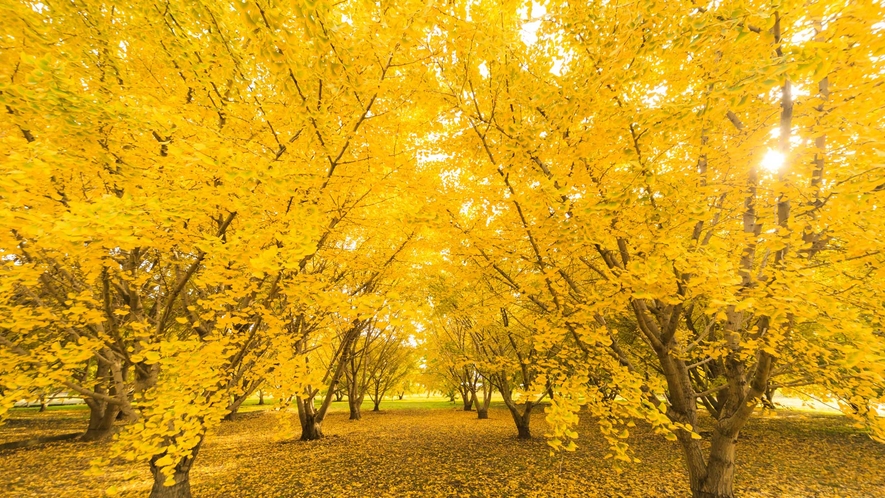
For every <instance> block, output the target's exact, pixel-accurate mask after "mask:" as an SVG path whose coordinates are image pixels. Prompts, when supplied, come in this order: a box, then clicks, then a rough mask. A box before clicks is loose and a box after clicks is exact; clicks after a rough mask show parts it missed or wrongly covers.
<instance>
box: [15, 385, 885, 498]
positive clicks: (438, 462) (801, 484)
mask: <svg viewBox="0 0 885 498" xmlns="http://www.w3.org/2000/svg"><path fill="white" fill-rule="evenodd" d="M333 406H334V409H333V410H332V412H331V413H330V415H329V416H328V418H327V419H326V422H325V424H324V429H325V432H326V435H327V437H326V438H325V439H323V440H320V441H313V442H300V441H297V419H295V417H296V415H294V414H291V413H283V412H278V411H274V410H272V407H267V406H265V407H258V406H247V407H245V410H244V412H245V413H243V414H242V415H241V416H240V417H239V418H238V419H237V420H235V421H233V422H225V423H224V424H222V425H221V426H220V427H219V428H218V429H217V430H216V431H215V432H214V433H213V434H211V436H210V437H209V439H208V440H207V443H206V444H205V445H204V447H203V449H202V450H201V452H200V455H199V458H198V460H197V462H196V464H195V467H194V469H193V471H192V472H191V483H192V489H193V493H194V496H196V497H215V496H224V497H227V496H229V497H251V496H255V497H280V496H397V497H399V496H433V497H436V496H562V497H565V496H575V497H577V496H582V497H584V496H586V497H593V496H610V497H658V496H660V497H684V496H688V494H689V493H688V484H687V482H688V481H687V478H686V471H685V470H684V468H683V465H682V462H681V459H680V454H679V449H678V448H677V446H676V444H675V443H672V442H669V441H667V440H666V439H664V438H663V437H661V436H658V435H654V434H652V433H651V431H650V430H647V429H643V428H642V427H641V426H640V427H637V428H636V429H633V430H632V434H631V437H630V443H631V445H632V448H633V451H634V452H635V456H637V457H638V458H640V460H641V462H640V463H634V464H629V466H627V467H626V468H624V469H623V470H622V471H621V472H620V473H618V472H617V471H616V470H615V469H614V468H613V467H612V465H611V460H607V459H604V456H605V454H606V448H605V445H604V442H603V440H602V438H601V437H600V436H599V435H598V433H597V432H596V431H595V429H594V427H593V424H594V422H593V420H590V419H589V418H588V417H583V418H582V421H581V428H580V429H581V430H580V433H581V439H580V440H579V443H580V446H579V448H578V449H577V451H575V452H574V453H559V454H555V455H553V456H551V454H550V451H549V447H548V446H547V444H546V443H545V440H544V437H543V434H544V432H545V430H546V423H545V421H544V417H543V413H538V414H537V415H535V417H534V419H533V421H532V430H533V432H534V434H535V435H536V436H537V437H536V438H535V439H534V440H531V441H519V440H517V439H516V438H515V434H516V431H515V428H514V425H513V422H512V420H511V418H510V415H509V413H508V412H507V411H506V410H505V409H504V408H503V407H501V406H494V405H493V408H492V410H491V411H490V419H489V420H477V418H476V413H475V412H465V411H463V410H461V409H459V407H458V406H457V405H452V404H449V403H448V402H447V401H444V400H429V401H428V400H423V399H413V400H408V399H407V400H403V401H385V403H384V405H382V408H383V410H382V411H381V412H377V413H374V412H371V411H369V410H370V409H371V407H370V406H366V408H365V409H364V410H365V411H364V413H363V420H361V421H358V422H351V421H349V420H348V414H347V412H346V410H347V407H346V403H335V404H334V405H333ZM86 416H87V411H86V410H84V409H82V408H77V407H58V408H52V409H50V410H47V412H45V413H37V412H36V410H35V409H20V410H15V411H14V412H13V415H12V417H11V419H10V420H9V421H8V422H7V423H6V424H5V425H4V426H2V427H0V444H2V443H7V442H11V441H19V440H24V439H29V438H34V437H38V436H48V435H56V434H65V433H70V432H76V431H79V430H82V428H83V426H84V425H85V419H86ZM704 429H705V428H704V427H700V428H699V430H700V431H702V434H703V431H704ZM108 444H109V443H81V442H71V441H64V442H58V443H49V444H45V445H42V446H36V447H30V448H20V449H15V450H3V451H0V482H2V485H0V486H2V487H0V496H10V497H20V496H21V497H24V496H46V497H50V496H51V497H90V496H96V497H97V496H105V495H106V493H107V491H108V490H109V489H110V490H111V492H112V493H114V492H117V493H119V495H120V496H146V495H147V494H148V491H149V490H150V485H151V482H150V473H149V471H148V469H147V466H146V464H144V463H141V464H133V463H129V462H123V461H120V462H112V464H111V465H110V466H109V467H107V468H106V470H105V473H104V474H103V475H101V476H97V477H96V476H86V475H84V472H85V471H86V470H87V469H88V468H89V462H90V461H91V460H93V459H95V458H97V457H101V456H103V455H105V454H106V451H107V448H108ZM737 467H738V470H737V477H736V488H737V492H738V495H739V496H743V497H757V496H758V497H762V496H765V497H854V498H856V497H885V445H880V444H877V443H875V442H873V441H872V440H871V439H870V438H869V437H868V436H867V435H866V434H864V433H863V432H862V431H861V430H859V429H855V428H853V427H852V426H851V425H850V423H849V422H848V420H847V419H845V418H844V417H842V416H840V415H837V414H829V413H821V412H814V411H808V410H787V409H781V410H778V411H777V412H776V413H774V414H766V415H763V416H759V417H756V418H754V419H752V420H751V421H750V423H749V424H748V426H747V428H746V429H745V430H744V431H743V433H742V435H741V440H740V443H739V444H738V454H737Z"/></svg>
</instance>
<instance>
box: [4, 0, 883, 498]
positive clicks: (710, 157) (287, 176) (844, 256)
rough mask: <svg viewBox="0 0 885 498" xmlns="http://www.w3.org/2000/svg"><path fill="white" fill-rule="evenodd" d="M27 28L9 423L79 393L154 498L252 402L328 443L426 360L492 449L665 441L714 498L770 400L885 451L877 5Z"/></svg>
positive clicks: (13, 131) (200, 18)
mask: <svg viewBox="0 0 885 498" xmlns="http://www.w3.org/2000/svg"><path fill="white" fill-rule="evenodd" d="M3 8H4V12H5V13H6V14H7V15H6V18H8V20H9V21H8V22H7V23H6V24H5V25H4V28H3V36H4V42H3V46H2V47H0V73H2V74H0V76H2V77H0V80H2V81H3V83H2V84H0V101H2V104H3V105H4V108H5V111H6V113H5V116H6V119H5V120H4V121H2V122H0V140H2V143H3V151H4V152H3V154H2V159H0V168H2V171H3V174H2V175H0V227H2V230H0V251H2V255H0V271H2V272H3V273H2V278H0V307H2V313H0V316H2V322H0V388H2V391H3V396H2V400H0V417H2V416H4V415H5V414H6V413H7V412H8V410H9V408H10V407H11V406H12V404H13V403H14V402H15V401H17V400H19V399H22V398H27V397H28V396H29V395H30V394H31V393H35V392H38V391H41V390H44V391H45V390H49V389H53V388H55V387H64V388H66V389H68V390H70V391H73V392H76V393H79V394H80V395H82V396H83V397H84V399H86V400H87V403H88V404H89V407H90V421H89V429H88V431H87V434H86V437H87V438H101V437H104V436H106V435H107V434H108V432H109V430H110V429H111V427H112V426H113V422H114V420H116V419H118V418H123V419H125V420H126V421H127V424H126V429H125V430H124V432H122V433H121V434H120V437H119V438H117V439H116V440H115V443H114V446H113V448H114V449H113V451H112V452H111V455H110V456H111V457H112V458H116V457H119V458H127V459H130V460H138V461H144V462H145V463H147V464H148V465H149V466H150V467H151V469H152V471H153V473H154V477H155V485H154V488H153V491H152V495H153V496H186V495H188V494H189V485H188V473H189V470H190V468H191V467H192V465H193V463H194V461H195V459H196V457H197V454H198V452H199V448H200V446H201V444H202V442H203V439H204V437H205V435H206V433H207V431H208V430H209V429H210V428H212V427H213V426H214V425H216V424H218V423H220V421H221V419H222V418H224V417H226V416H230V415H231V414H232V413H235V412H236V410H237V408H238V407H239V405H240V404H241V403H242V402H243V400H245V399H246V398H247V397H249V396H250V395H252V394H253V393H254V392H255V390H257V389H263V390H265V391H267V392H270V393H272V394H273V395H274V397H275V398H277V399H280V400H284V401H286V402H287V403H289V404H292V405H294V407H295V409H296V410H297V412H298V417H299V421H300V425H301V438H302V439H304V440H311V439H316V438H319V437H322V424H323V420H324V419H325V417H326V414H327V412H328V409H329V406H330V404H331V402H332V400H333V399H334V393H335V392H336V391H339V390H342V389H344V390H345V391H346V392H347V395H348V399H349V400H350V406H351V418H355V419H358V418H359V417H360V413H359V407H360V405H361V402H362V400H363V399H364V397H365V396H366V395H368V396H369V397H370V398H371V399H373V400H374V401H375V407H376V408H377V407H378V403H379V402H380V399H381V397H383V393H384V392H385V389H389V388H390V385H391V384H393V383H396V382H397V380H398V379H400V378H402V377H403V376H406V375H408V374H409V372H408V368H407V366H409V365H414V364H415V361H414V360H413V358H414V356H413V355H415V354H416V353H415V352H414V351H413V349H412V347H411V346H412V345H413V343H412V340H411V339H409V336H412V335H415V334H417V332H418V330H423V332H424V333H423V336H424V337H423V338H422V340H423V341H424V344H423V345H422V350H423V351H424V352H425V368H427V369H431V370H432V371H433V372H436V373H438V374H439V375H440V376H441V377H440V379H441V380H440V381H441V382H442V383H448V387H449V389H452V390H460V391H461V395H462V397H463V401H464V405H465V408H469V407H471V406H473V405H476V406H477V411H478V414H479V416H480V417H483V416H485V415H487V410H488V406H489V400H490V399H491V391H492V389H494V390H496V391H497V392H498V393H500V395H501V396H502V398H503V399H504V402H505V405H506V406H507V408H508V410H509V412H510V413H511V414H512V416H513V419H514V422H515V424H516V427H517V429H518V434H519V436H520V437H530V435H531V434H530V431H529V421H530V416H531V413H532V411H533V410H532V409H533V407H534V406H536V405H537V404H538V403H540V402H541V401H542V400H545V399H547V400H548V401H549V407H548V408H547V421H548V423H549V424H550V426H551V430H550V434H551V438H550V444H551V445H552V446H554V447H555V448H560V449H562V448H564V449H572V448H574V444H575V443H574V441H573V440H574V438H575V437H576V436H577V435H576V434H575V433H574V432H573V427H574V425H575V422H576V420H577V416H578V413H579V411H580V410H585V411H584V412H581V413H583V414H589V415H591V416H593V417H595V419H596V420H597V421H598V425H599V429H600V430H601V431H602V433H603V434H604V435H605V437H606V439H607V440H608V442H609V444H610V448H611V456H613V457H614V458H615V460H618V461H624V462H628V461H632V460H633V457H632V454H631V453H630V450H629V446H628V445H627V438H628V435H629V431H627V430H626V428H625V426H627V425H628V424H630V423H632V422H631V420H633V419H641V420H645V421H647V422H648V423H650V424H651V425H652V426H653V427H655V429H656V430H657V431H658V432H660V433H662V434H663V435H665V436H666V437H669V438H672V439H674V440H676V441H677V442H678V444H679V445H680V447H681V448H682V453H683V459H684V461H685V462H686V466H687V469H688V474H689V479H690V484H691V489H692V492H693V493H694V495H695V496H697V497H730V496H733V487H732V482H733V475H734V454H735V443H736V442H737V440H738V437H739V434H740V431H741V429H742V427H743V426H744V425H745V424H746V423H747V421H748V420H749V418H750V417H751V416H752V413H753V412H754V409H755V407H756V405H757V404H758V403H759V402H760V399H761V398H762V397H763V396H764V395H765V394H766V393H768V392H770V391H771V390H772V389H776V388H779V387H789V386H793V387H795V386H799V385H802V386H805V388H807V389H809V390H813V391H817V392H819V393H821V394H824V395H827V396H833V397H835V398H836V399H838V400H839V401H840V403H841V406H842V407H843V408H844V409H845V412H846V413H847V414H848V415H849V416H851V417H853V418H854V419H855V420H856V421H857V422H858V423H861V424H865V425H866V426H868V427H869V428H870V430H871V434H873V435H874V437H877V438H880V439H881V438H883V437H885V424H883V421H882V418H881V417H879V416H878V415H877V412H876V408H877V406H878V405H879V404H880V403H883V402H885V399H883V396H885V362H883V361H882V359H883V358H885V343H883V340H882V333H881V330H882V328H883V323H885V313H883V302H885V300H883V295H882V288H881V285H880V282H881V281H883V279H882V278H881V277H882V276H883V271H885V270H883V268H885V259H883V258H885V251H883V249H885V248H883V247H882V244H883V241H885V226H883V222H882V220H883V219H885V218H883V217H881V216H876V215H875V211H876V210H877V209H878V206H879V205H881V204H882V202H883V195H885V175H883V169H882V167H881V164H880V163H881V154H882V151H883V150H885V143H883V138H882V137H883V136H885V135H883V134H882V130H883V128H885V106H883V105H882V102H881V98H880V97H878V95H879V93H880V90H881V89H880V88H879V87H880V86H881V84H882V75H883V74H885V67H883V64H885V57H883V48H885V42H883V41H882V36H883V29H882V26H881V19H882V18H883V17H885V12H883V7H882V5H881V4H880V3H877V2H872V1H870V2H853V3H852V4H851V5H843V4H842V3H839V4H837V3H835V2H830V1H820V2H807V1H803V2H798V1H796V2H794V1H778V2H774V3H772V2H755V1H750V2H747V1H740V2H738V1H723V2H717V3H715V4H711V5H695V4H684V3H676V2H669V3H661V2H652V1H640V2H631V3H629V4H625V5H621V4H619V3H617V2H610V3H604V4H601V5H597V4H586V5H583V4H582V5H574V4H573V3H569V2H556V1H553V2H545V3H544V4H543V6H542V5H540V4H535V3H533V2H530V3H525V2H516V3H508V2H500V1H476V2H449V3H448V4H446V5H435V4H428V3H426V2H410V1H406V2H396V3H395V4H389V3H387V2H380V3H369V4H367V3H361V2H338V3H332V2H327V1H324V0H319V1H317V2H314V3H312V4H311V5H288V4H287V5H282V4H278V3H276V2H271V1H266V0H259V1H257V2H232V3H230V4H225V3H218V4H213V5H206V4H194V3H192V2H184V1H180V2H176V1H169V2H165V3H163V4H158V5H153V4H151V5H148V4H144V5H142V4H138V5H136V4H132V5H125V4H114V5H109V4H106V3H105V2H102V1H100V0H88V1H86V2H78V3H76V4H71V3H60V4H55V3H46V2H43V3H39V4H32V3H29V2H18V3H13V4H10V5H8V6H5V7H3ZM415 324H420V326H419V327H417V328H416V327H415ZM701 410H704V411H706V412H708V413H709V414H710V416H711V417H712V419H713V421H714V427H713V431H712V436H711V437H712V440H711V442H710V443H711V444H710V447H709V448H707V447H706V446H705V445H704V444H702V442H701V441H700V435H699V434H698V433H697V431H696V430H695V427H696V426H697V423H698V417H699V411H701ZM101 464H102V462H96V465H97V466H99V467H100V465H101Z"/></svg>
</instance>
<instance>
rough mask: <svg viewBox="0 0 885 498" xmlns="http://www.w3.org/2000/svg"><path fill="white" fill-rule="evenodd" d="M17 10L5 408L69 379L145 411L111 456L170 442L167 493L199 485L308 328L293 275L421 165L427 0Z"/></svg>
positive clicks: (163, 471) (163, 454)
mask: <svg viewBox="0 0 885 498" xmlns="http://www.w3.org/2000/svg"><path fill="white" fill-rule="evenodd" d="M229 7H234V8H229ZM4 14H5V15H8V17H9V18H10V23H9V24H7V25H6V27H5V28H4V37H5V38H4V43H5V44H8V45H9V47H11V48H7V47H6V46H4V49H3V53H2V71H3V76H4V84H3V87H2V88H0V92H2V95H0V98H2V100H3V104H4V105H5V109H6V111H7V116H8V119H6V120H4V122H3V130H2V139H3V142H4V150H5V152H4V156H3V168H4V175H3V177H4V180H3V185H2V188H3V190H2V194H0V195H2V199H3V211H2V215H0V216H2V219H3V227H4V230H3V235H2V241H3V242H2V251H3V266H4V268H3V271H4V279H3V284H2V285H3V289H2V293H3V297H4V301H3V306H4V308H5V309H4V316H5V317H9V320H6V323H4V328H3V334H2V337H3V345H4V347H3V352H2V361H3V369H2V371H3V374H2V380H0V383H2V384H3V387H4V397H3V406H4V411H5V410H6V409H8V407H9V406H10V405H11V403H12V402H14V401H15V400H16V399H18V398H20V397H24V395H25V394H26V393H27V392H29V391H30V390H31V389H34V388H41V387H44V385H45V384H46V382H54V383H64V385H66V386H68V387H69V388H71V389H73V390H75V391H76V392H78V393H80V394H81V395H83V396H84V397H86V398H87V399H88V400H89V404H90V407H92V409H93V412H95V413H96V414H97V415H95V416H94V418H97V419H99V420H98V421H99V422H100V425H101V427H100V428H101V429H102V430H107V429H109V423H108V422H109V421H110V420H113V418H115V416H116V412H117V410H118V409H119V410H121V411H122V412H123V413H124V414H125V415H126V417H127V418H128V419H129V420H130V421H131V423H130V424H129V425H128V426H127V428H126V429H125V430H124V432H123V433H122V434H121V435H120V437H119V438H118V439H117V440H116V443H115V445H114V448H115V449H114V450H113V451H112V452H111V454H110V456H111V457H114V456H119V457H123V458H128V459H137V460H144V461H149V462H150V465H151V468H152V470H153V471H154V476H155V485H154V488H153V490H152V495H153V496H186V495H189V482H188V473H189V470H190V468H191V466H192V464H193V461H194V459H195V458H196V456H197V453H198V450H199V448H200V445H201V443H202V440H203V437H204V436H205V434H206V431H207V430H208V429H209V428H210V427H212V426H213V425H215V424H217V423H218V421H219V420H220V419H221V417H222V416H224V415H225V414H226V413H228V412H229V410H230V409H231V408H232V407H231V406H229V405H230V399H231V395H233V396H234V397H237V396H239V397H240V398H242V396H243V395H244V394H246V392H244V391H243V389H246V390H248V389H249V384H248V383H249V382H257V381H259V380H260V379H261V378H262V377H263V376H266V375H268V373H269V372H270V371H271V369H272V368H273V365H274V363H273V362H268V360H274V359H276V358H277V353H278V351H274V350H270V351H269V350H268V348H270V347H272V346H274V345H278V344H280V343H281V342H282V341H281V340H280V339H279V337H280V336H284V335H286V334H288V333H289V328H288V326H287V325H288V324H287V323H286V322H285V321H284V317H285V314H283V313H279V312H278V311H279V310H277V309H275V308H274V306H277V305H278V303H279V301H280V296H281V293H282V290H283V289H287V288H291V286H292V285H297V284H298V283H299V280H298V278H297V277H298V275H299V274H300V272H301V271H302V270H303V269H304V268H305V267H306V265H307V264H308V263H309V262H310V260H311V259H312V258H313V256H314V254H315V253H316V252H317V251H318V250H321V249H322V248H323V247H324V246H325V244H326V243H327V241H330V240H333V239H334V233H335V230H336V228H337V227H338V226H339V224H341V222H342V220H343V219H344V218H345V217H346V214H347V212H348V211H349V210H350V209H352V208H353V207H354V206H355V205H357V204H359V203H360V202H363V201H364V200H365V199H367V198H370V197H371V196H370V195H369V193H370V192H372V179H374V178H384V177H385V176H388V175H390V174H391V172H392V171H395V170H396V168H397V167H398V165H402V164H408V161H400V162H399V163H397V161H396V160H395V159H394V158H395V157H396V156H397V155H400V154H403V153H404V150H407V148H408V143H409V141H410V137H411V136H412V135H411V134H410V133H407V132H406V131H403V132H401V133H399V132H398V131H397V130H398V126H399V124H400V121H397V120H396V119H395V118H397V117H400V116H401V115H402V113H403V112H406V111H410V109H407V108H405V107H404V103H405V102H406V101H407V99H408V95H409V94H410V93H412V92H414V91H415V90H414V88H413V86H409V85H403V84H402V82H403V81H404V80H405V79H406V78H407V73H409V70H408V69H407V68H408V67H409V66H410V65H412V64H413V63H414V61H415V60H416V59H419V58H420V56H419V55H417V54H416V53H415V51H420V50H421V48H420V47H419V46H418V44H417V41H418V40H417V38H418V35H419V34H420V29H421V26H422V22H423V21H422V19H423V17H424V16H426V15H427V9H426V8H425V7H424V6H423V5H418V4H415V5H406V4H401V5H399V6H398V7H397V8H395V9H388V8H385V9H384V10H381V9H380V7H379V6H374V5H373V6H366V5H362V4H348V5H338V6H332V5H331V4H325V3H321V4H316V5H313V6H311V7H309V8H306V10H305V8H302V7H299V6H293V7H292V8H291V9H290V10H288V11H285V12H283V11H281V10H280V9H279V7H276V6H273V5H270V4H262V3H257V4H256V3H235V4H232V5H230V6H228V5H222V4H214V5H199V4H190V3H187V2H179V3H176V2H167V3H166V4H164V5H148V4H144V5H114V6H109V5H106V4H104V3H102V2H91V3H86V4H82V5H80V4H77V5H73V4H58V5H49V4H39V5H37V4H33V5H32V4H30V3H27V2H21V3H16V4H9V5H5V6H4ZM379 19H384V20H385V22H386V23H387V25H388V26H389V27H390V29H389V30H387V31H384V32H383V35H384V36H378V35H380V34H381V33H377V32H376V31H375V30H374V28H373V26H374V23H375V22H376V21H377V20H379ZM370 32H371V33H372V36H369V33H370ZM63 33H71V34H74V33H75V34H76V36H73V37H70V36H67V35H64V34H63ZM305 38H306V39H309V40H311V43H308V44H302V43H301V42H300V40H302V39H305ZM370 39H371V40H372V42H371V43H363V42H362V41H361V40H370ZM296 40H298V41H297V42H296ZM95 47H98V48H95ZM417 67H418V69H419V71H418V75H417V77H419V78H420V74H421V72H422V71H423V70H424V69H423V68H421V67H420V66H417ZM292 109H298V110H299V111H298V112H292ZM370 121H371V123H370ZM391 136H392V137H394V140H393V141H392V142H391V141H389V140H386V139H387V138H388V137H391ZM370 137H374V139H370ZM380 137H385V140H381V139H380ZM397 140H399V141H397ZM403 157H410V156H403ZM360 186H362V187H360ZM355 187H360V188H355ZM366 187H368V188H366ZM293 279H294V280H293ZM290 281H292V283H290ZM250 370H256V371H257V372H258V373H256V374H255V375H251V374H250V375H251V377H249V376H246V377H244V375H246V374H245V372H247V371H250ZM244 379H246V381H247V384H246V385H245V387H244V384H243V383H242V381H243V380H244ZM249 379H251V380H249ZM92 425H93V423H92V422H90V428H92ZM97 463H99V464H100V463H101V462H97Z"/></svg>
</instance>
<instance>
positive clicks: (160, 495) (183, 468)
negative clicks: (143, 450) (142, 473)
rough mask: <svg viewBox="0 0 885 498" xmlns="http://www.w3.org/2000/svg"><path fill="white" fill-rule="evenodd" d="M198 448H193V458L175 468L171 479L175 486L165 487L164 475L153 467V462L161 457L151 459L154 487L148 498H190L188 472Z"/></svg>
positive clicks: (157, 468) (186, 459) (185, 460)
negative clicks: (173, 480)
mask: <svg viewBox="0 0 885 498" xmlns="http://www.w3.org/2000/svg"><path fill="white" fill-rule="evenodd" d="M199 449H200V446H199V445H197V447H196V448H194V456H192V457H190V458H185V459H184V460H182V461H181V463H179V464H178V465H177V466H176V467H175V473H174V474H173V478H174V479H175V484H173V485H171V486H166V485H165V484H164V483H165V482H166V475H165V474H163V473H162V472H160V468H159V467H157V466H155V465H154V462H155V461H156V460H157V459H159V458H160V457H161V456H162V455H157V456H155V457H154V458H153V459H151V473H152V474H153V475H154V486H153V487H152V488H151V495H150V498H191V482H190V471H191V466H192V465H193V463H194V459H195V458H196V457H197V452H198V451H199Z"/></svg>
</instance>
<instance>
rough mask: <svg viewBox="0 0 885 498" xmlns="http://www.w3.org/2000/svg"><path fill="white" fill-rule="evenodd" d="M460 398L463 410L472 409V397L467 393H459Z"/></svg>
mask: <svg viewBox="0 0 885 498" xmlns="http://www.w3.org/2000/svg"><path fill="white" fill-rule="evenodd" d="M461 399H462V400H463V401H464V411H465V412H469V411H471V410H473V398H472V397H471V396H470V394H469V393H464V392H462V393H461Z"/></svg>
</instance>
